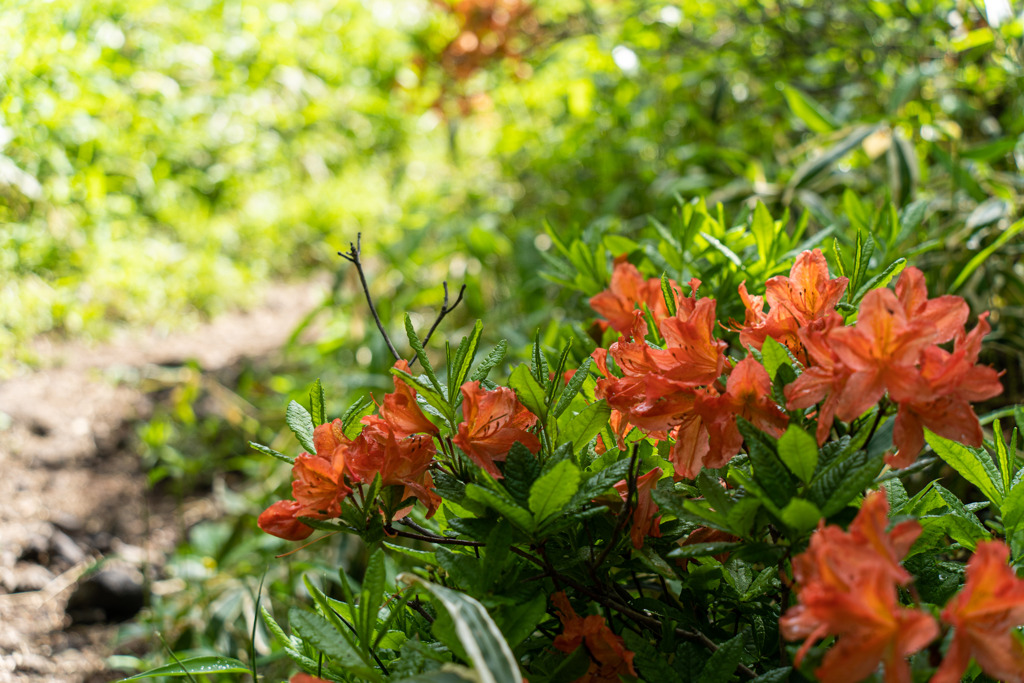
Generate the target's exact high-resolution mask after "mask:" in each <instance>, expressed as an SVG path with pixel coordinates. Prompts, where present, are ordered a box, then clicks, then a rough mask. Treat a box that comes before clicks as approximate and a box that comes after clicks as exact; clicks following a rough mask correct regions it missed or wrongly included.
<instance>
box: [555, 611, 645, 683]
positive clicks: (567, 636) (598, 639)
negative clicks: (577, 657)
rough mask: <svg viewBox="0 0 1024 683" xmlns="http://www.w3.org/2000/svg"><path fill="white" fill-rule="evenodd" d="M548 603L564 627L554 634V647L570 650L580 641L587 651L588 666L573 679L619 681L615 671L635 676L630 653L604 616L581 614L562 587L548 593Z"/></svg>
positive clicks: (581, 682) (588, 682)
mask: <svg viewBox="0 0 1024 683" xmlns="http://www.w3.org/2000/svg"><path fill="white" fill-rule="evenodd" d="M551 604H553V605H554V606H555V609H557V610H558V618H559V619H560V620H561V621H562V626H563V628H564V631H563V632H562V634H561V635H559V636H557V637H556V638H555V642H554V646H555V648H556V649H558V650H560V651H561V652H564V653H566V654H572V653H573V652H575V651H576V649H577V648H578V647H579V646H580V645H584V646H586V648H587V652H589V653H590V668H589V669H588V670H587V673H586V674H584V675H583V676H581V677H580V678H577V679H576V681H575V683H619V675H620V674H621V675H627V674H628V675H630V676H636V675H637V674H636V669H634V668H633V653H632V652H630V651H629V650H627V649H626V643H625V641H624V640H623V639H622V637H621V636H617V635H615V633H614V632H613V631H612V630H611V629H610V628H608V623H607V622H606V621H605V620H604V617H601V616H597V615H593V614H592V615H590V616H588V617H586V618H584V617H581V616H580V615H578V614H577V613H576V610H574V609H573V608H572V604H570V602H569V598H568V597H566V595H565V593H564V592H563V591H559V592H557V593H555V594H553V595H552V596H551Z"/></svg>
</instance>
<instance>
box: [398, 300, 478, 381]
mask: <svg viewBox="0 0 1024 683" xmlns="http://www.w3.org/2000/svg"><path fill="white" fill-rule="evenodd" d="M441 285H442V286H443V287H444V301H443V302H442V303H441V310H440V312H438V314H437V318H436V319H435V320H434V324H433V325H431V326H430V330H429V331H428V332H427V336H426V337H424V338H423V346H426V345H427V342H428V341H430V338H431V337H432V336H433V334H434V330H436V329H437V326H438V325H440V324H441V321H442V320H444V317H445V316H446V315H448V314H449V313H451V312H452V311H454V310H455V307H456V306H458V305H459V303H460V302H461V301H462V296H463V295H464V294H465V293H466V285H462V287H461V288H459V296H458V298H456V299H455V303H453V304H452V305H451V306H449V305H448V281H447V280H446V281H444V282H442V283H441ZM415 362H416V356H413V357H412V360H410V361H409V367H410V368H411V367H412V366H413V364H414V363H415Z"/></svg>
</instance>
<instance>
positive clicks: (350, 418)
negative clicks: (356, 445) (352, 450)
mask: <svg viewBox="0 0 1024 683" xmlns="http://www.w3.org/2000/svg"><path fill="white" fill-rule="evenodd" d="M375 408H376V406H375V405H374V404H373V401H372V400H371V399H370V397H369V396H360V397H359V398H358V399H356V401H355V402H354V403H353V404H352V405H350V406H349V407H348V410H346V411H345V414H344V415H342V416H341V430H342V431H343V432H344V433H345V437H346V438H348V439H355V438H356V436H358V435H359V432H360V431H362V429H363V425H362V423H360V421H359V420H360V419H362V418H363V416H365V415H369V414H370V413H372V412H373V410H374V409H375Z"/></svg>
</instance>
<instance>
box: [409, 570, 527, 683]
mask: <svg viewBox="0 0 1024 683" xmlns="http://www.w3.org/2000/svg"><path fill="white" fill-rule="evenodd" d="M398 579H399V581H402V582H403V583H408V584H410V585H411V584H415V585H418V586H421V587H422V588H424V589H426V590H427V591H428V592H429V593H430V594H431V595H433V596H434V598H435V599H436V600H437V602H438V603H440V605H441V607H442V608H443V609H444V610H445V611H446V612H447V613H448V616H449V617H451V620H452V623H453V624H454V626H455V635H456V636H457V637H458V640H459V644H461V646H462V649H463V650H465V652H466V655H467V656H468V658H469V660H470V662H472V664H473V668H474V669H475V670H476V674H477V677H478V680H479V682H480V683H522V680H523V675H522V673H520V671H519V664H518V662H517V661H516V657H515V655H514V654H512V650H511V648H509V646H508V643H506V642H505V638H504V636H502V634H501V631H500V630H499V629H498V627H497V625H495V623H494V621H493V620H492V619H491V617H490V615H488V614H487V610H486V609H484V607H483V605H481V604H480V603H479V602H477V601H476V600H475V599H473V598H471V597H470V596H468V595H466V594H464V593H458V592H456V591H453V590H450V589H448V588H444V587H442V586H438V585H437V584H434V583H431V582H429V581H426V580H425V579H422V578H420V577H418V576H414V575H412V574H400V575H399V577H398Z"/></svg>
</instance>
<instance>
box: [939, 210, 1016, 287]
mask: <svg viewBox="0 0 1024 683" xmlns="http://www.w3.org/2000/svg"><path fill="white" fill-rule="evenodd" d="M1021 230H1024V219H1021V220H1019V221H1017V222H1016V223H1014V224H1013V225H1011V226H1010V227H1008V228H1007V229H1006V230H1003V232H1002V234H1001V235H999V237H998V238H997V239H996V240H995V241H994V242H993V243H992V244H990V245H988V246H987V247H985V248H984V249H982V250H981V251H979V252H978V253H977V254H975V255H974V258H972V259H971V260H970V261H968V262H967V265H966V266H964V268H963V270H961V271H960V273H959V274H958V275H957V276H956V279H955V280H953V284H951V285H950V286H949V289H948V290H947V292H948V293H949V294H953V293H954V292H956V290H958V289H959V288H960V286H961V285H963V283H964V282H966V281H967V278H969V277H970V276H971V274H972V273H974V271H975V270H977V269H978V266H980V265H981V264H982V263H984V262H985V261H986V260H988V258H989V257H990V256H992V254H993V253H995V251H996V250H997V249H999V248H1000V247H1002V246H1003V245H1004V244H1006V243H1007V242H1009V241H1010V240H1011V239H1013V238H1014V237H1016V236H1017V233H1019V232H1020V231H1021Z"/></svg>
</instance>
